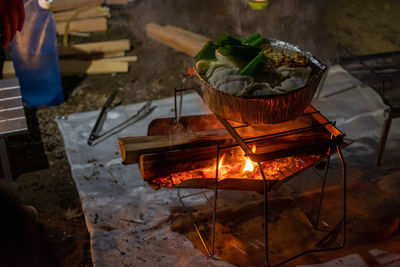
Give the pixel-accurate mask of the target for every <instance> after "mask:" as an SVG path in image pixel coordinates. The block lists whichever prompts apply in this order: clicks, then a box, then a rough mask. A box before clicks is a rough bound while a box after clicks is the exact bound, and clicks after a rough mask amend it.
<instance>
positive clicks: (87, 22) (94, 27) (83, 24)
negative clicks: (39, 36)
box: [56, 18, 107, 35]
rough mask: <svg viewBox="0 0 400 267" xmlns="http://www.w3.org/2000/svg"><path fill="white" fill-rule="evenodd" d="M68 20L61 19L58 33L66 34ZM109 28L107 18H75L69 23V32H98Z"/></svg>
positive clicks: (57, 26)
mask: <svg viewBox="0 0 400 267" xmlns="http://www.w3.org/2000/svg"><path fill="white" fill-rule="evenodd" d="M66 24H67V22H65V21H61V22H58V23H57V24H56V31H57V34H60V35H62V34H64V32H65V26H66ZM106 30H107V19H106V18H89V19H80V20H73V21H71V23H70V24H69V32H97V31H106Z"/></svg>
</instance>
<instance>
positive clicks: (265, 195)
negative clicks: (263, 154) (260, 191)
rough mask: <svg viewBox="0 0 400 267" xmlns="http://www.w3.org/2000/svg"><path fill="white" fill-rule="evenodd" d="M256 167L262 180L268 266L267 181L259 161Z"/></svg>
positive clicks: (267, 263) (267, 260) (267, 264)
mask: <svg viewBox="0 0 400 267" xmlns="http://www.w3.org/2000/svg"><path fill="white" fill-rule="evenodd" d="M257 164H258V168H259V169H260V173H261V176H262V178H263V182H264V243H265V251H264V253H265V266H269V259H268V237H269V236H268V189H269V188H268V183H267V178H266V177H265V173H264V169H263V167H262V164H261V162H257Z"/></svg>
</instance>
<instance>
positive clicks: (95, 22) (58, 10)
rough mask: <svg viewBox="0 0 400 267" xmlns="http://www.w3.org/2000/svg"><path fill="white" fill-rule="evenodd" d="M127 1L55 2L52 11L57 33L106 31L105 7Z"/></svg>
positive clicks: (58, 0) (56, 0) (76, 0)
mask: <svg viewBox="0 0 400 267" xmlns="http://www.w3.org/2000/svg"><path fill="white" fill-rule="evenodd" d="M127 3H128V1H127V0H69V1H63V0H55V1H53V4H52V7H51V9H52V11H53V13H54V19H55V21H56V30H57V33H58V34H60V35H62V34H65V33H66V32H67V33H89V32H97V31H106V30H107V17H108V12H107V10H104V9H102V8H101V6H102V5H103V4H105V5H114V4H117V5H124V4H127Z"/></svg>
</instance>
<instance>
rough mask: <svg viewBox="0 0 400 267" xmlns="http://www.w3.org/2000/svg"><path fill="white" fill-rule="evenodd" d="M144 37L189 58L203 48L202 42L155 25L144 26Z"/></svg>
mask: <svg viewBox="0 0 400 267" xmlns="http://www.w3.org/2000/svg"><path fill="white" fill-rule="evenodd" d="M146 36H147V37H149V38H151V39H153V40H156V41H158V42H161V43H162V44H164V45H167V46H169V47H172V48H174V49H175V50H177V51H180V52H184V53H185V54H187V55H189V56H191V57H194V56H195V55H196V54H197V53H198V52H199V51H200V50H201V48H203V46H204V42H203V41H199V40H197V39H195V38H193V37H189V36H187V35H183V34H182V33H178V32H176V31H174V30H171V29H170V28H167V27H162V26H160V25H158V24H155V23H149V24H146Z"/></svg>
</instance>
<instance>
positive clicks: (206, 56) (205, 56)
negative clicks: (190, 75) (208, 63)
mask: <svg viewBox="0 0 400 267" xmlns="http://www.w3.org/2000/svg"><path fill="white" fill-rule="evenodd" d="M217 48H218V47H217V46H216V45H215V44H214V43H213V42H211V41H208V42H207V43H206V44H205V45H204V46H203V48H202V49H201V50H200V52H199V53H198V54H197V55H196V56H195V57H194V59H195V60H196V61H198V60H216V58H215V50H217Z"/></svg>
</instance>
